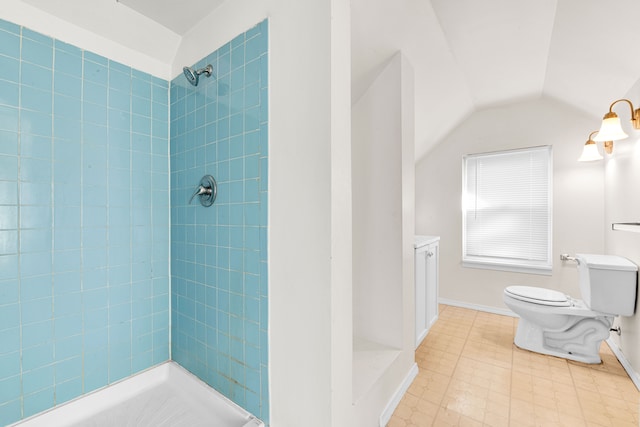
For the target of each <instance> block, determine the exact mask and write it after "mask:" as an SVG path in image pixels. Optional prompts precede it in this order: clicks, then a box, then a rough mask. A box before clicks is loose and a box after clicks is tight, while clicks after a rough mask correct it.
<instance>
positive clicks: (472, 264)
mask: <svg viewBox="0 0 640 427" xmlns="http://www.w3.org/2000/svg"><path fill="white" fill-rule="evenodd" d="M462 266H463V267H466V268H479V269H482V270H497V271H508V272H512V273H525V274H539V275H543V276H551V271H552V266H532V265H530V266H524V265H516V264H507V263H500V262H486V261H469V260H463V261H462Z"/></svg>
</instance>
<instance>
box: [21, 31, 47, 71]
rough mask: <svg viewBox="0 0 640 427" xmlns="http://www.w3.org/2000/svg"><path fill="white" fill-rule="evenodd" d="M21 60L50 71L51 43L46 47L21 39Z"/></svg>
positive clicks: (37, 42)
mask: <svg viewBox="0 0 640 427" xmlns="http://www.w3.org/2000/svg"><path fill="white" fill-rule="evenodd" d="M21 58H22V60H23V61H26V62H30V63H32V64H36V65H40V66H42V67H45V68H49V69H51V68H52V67H53V49H52V47H51V43H49V45H46V44H43V43H40V42H39V41H34V40H30V39H28V38H24V37H23V39H22V53H21Z"/></svg>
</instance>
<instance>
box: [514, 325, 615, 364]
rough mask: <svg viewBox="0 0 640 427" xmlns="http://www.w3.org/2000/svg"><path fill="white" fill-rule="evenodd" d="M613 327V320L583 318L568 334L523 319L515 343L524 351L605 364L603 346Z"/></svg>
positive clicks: (568, 330) (566, 331)
mask: <svg viewBox="0 0 640 427" xmlns="http://www.w3.org/2000/svg"><path fill="white" fill-rule="evenodd" d="M612 323H613V318H610V317H598V318H582V319H581V320H579V321H578V322H576V323H575V324H574V325H573V326H572V327H570V328H569V329H567V330H565V331H548V330H546V331H545V330H543V329H542V328H541V327H540V326H539V325H536V324H534V323H532V322H530V321H528V320H527V319H524V318H522V317H521V318H520V320H519V321H518V329H517V331H516V337H515V339H514V343H515V345H516V346H517V347H519V348H521V349H524V350H529V351H533V352H536V353H541V354H547V355H550V356H556V357H561V358H563V359H569V360H575V361H576V362H582V363H589V364H598V363H601V362H602V360H601V359H600V345H601V344H602V341H604V340H605V339H607V338H608V337H609V328H610V327H611V324H612Z"/></svg>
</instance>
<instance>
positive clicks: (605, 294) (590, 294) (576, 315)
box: [503, 254, 638, 363]
mask: <svg viewBox="0 0 640 427" xmlns="http://www.w3.org/2000/svg"><path fill="white" fill-rule="evenodd" d="M576 262H577V263H578V276H579V283H580V292H581V294H582V298H583V300H579V299H573V298H571V297H570V296H568V295H565V294H563V293H561V292H557V291H553V290H550V289H544V288H535V287H531V286H509V287H507V288H506V289H505V290H504V294H503V298H504V303H505V304H506V305H507V307H509V308H510V309H511V310H512V311H513V312H514V313H516V314H518V315H519V316H520V320H519V321H518V329H517V331H516V337H515V340H514V342H515V344H516V345H517V346H518V347H520V348H523V349H526V350H531V351H535V352H537V353H543V354H549V355H552V356H557V357H563V358H565V359H571V360H576V361H578V362H584V363H600V355H599V350H600V344H601V343H602V341H603V340H605V339H607V338H608V337H609V329H610V328H611V325H612V324H613V318H614V317H615V316H632V315H633V313H634V311H635V303H636V284H637V271H638V267H637V266H636V265H635V264H634V263H632V262H631V261H629V260H628V259H626V258H623V257H619V256H613V255H589V254H577V255H576Z"/></svg>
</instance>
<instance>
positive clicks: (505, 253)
mask: <svg viewBox="0 0 640 427" xmlns="http://www.w3.org/2000/svg"><path fill="white" fill-rule="evenodd" d="M463 170H464V179H463V187H464V188H463V207H462V209H463V263H464V264H466V265H470V264H484V267H485V268H492V266H493V267H495V268H502V269H507V270H516V271H522V270H524V271H527V270H530V269H532V270H548V271H550V269H551V265H552V263H551V188H552V183H551V176H552V174H551V171H552V167H551V147H550V146H544V147H534V148H527V149H522V150H511V151H502V152H495V153H486V154H473V155H468V156H465V157H464V168H463ZM480 266H481V265H480Z"/></svg>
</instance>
